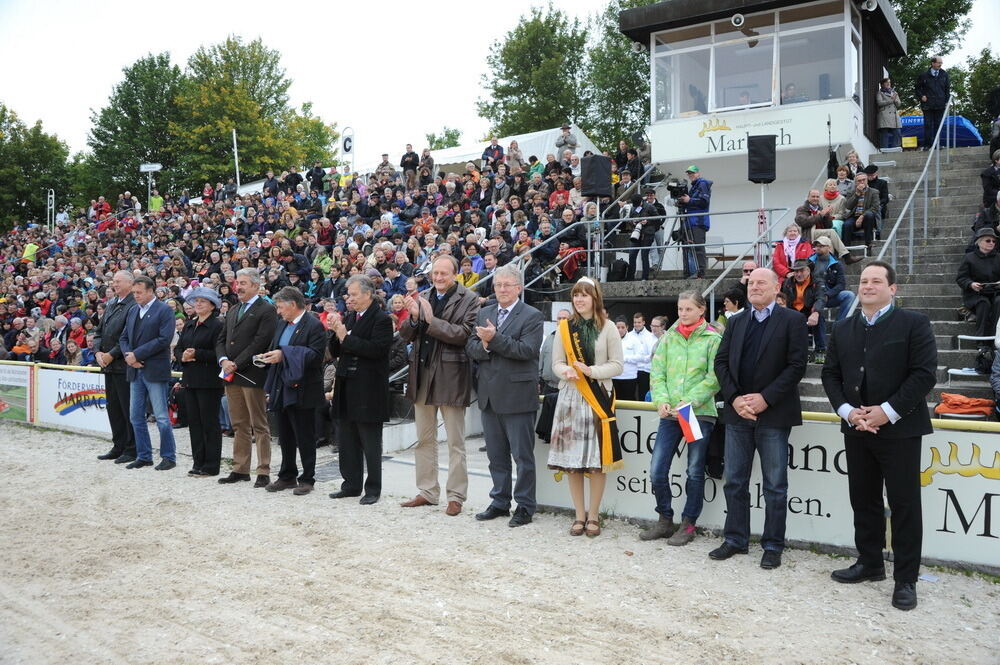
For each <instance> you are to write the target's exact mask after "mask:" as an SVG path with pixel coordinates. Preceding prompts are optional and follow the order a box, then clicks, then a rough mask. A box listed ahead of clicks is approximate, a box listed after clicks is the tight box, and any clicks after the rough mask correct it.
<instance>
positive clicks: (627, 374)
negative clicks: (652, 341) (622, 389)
mask: <svg viewBox="0 0 1000 665" xmlns="http://www.w3.org/2000/svg"><path fill="white" fill-rule="evenodd" d="M644 353H645V347H644V346H643V345H642V343H641V342H640V341H639V338H638V337H637V336H635V335H629V334H627V333H626V335H625V336H624V337H622V359H623V360H624V363H623V368H622V373H621V374H619V375H618V376H616V377H615V378H616V379H620V380H626V381H627V380H629V379H634V378H636V377H637V376H638V375H639V362H640V361H642V360H643V358H644V355H643V354H644Z"/></svg>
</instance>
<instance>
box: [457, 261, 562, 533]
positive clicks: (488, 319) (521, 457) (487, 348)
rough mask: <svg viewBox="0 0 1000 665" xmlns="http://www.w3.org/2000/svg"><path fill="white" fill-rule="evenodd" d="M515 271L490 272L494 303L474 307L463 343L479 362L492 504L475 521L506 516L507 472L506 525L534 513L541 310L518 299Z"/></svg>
mask: <svg viewBox="0 0 1000 665" xmlns="http://www.w3.org/2000/svg"><path fill="white" fill-rule="evenodd" d="M523 279H524V278H523V277H522V275H521V271H520V270H518V269H517V268H516V267H514V266H511V265H506V266H503V267H500V268H497V271H496V272H495V273H494V274H493V288H494V290H495V292H496V302H495V303H494V304H492V305H490V306H488V307H484V308H482V309H480V310H479V314H478V317H477V320H476V328H475V331H474V332H473V334H472V336H471V337H470V338H469V341H468V342H466V344H465V350H466V353H468V354H469V357H470V358H472V359H473V360H475V361H477V362H478V363H479V383H478V385H477V388H476V392H477V394H478V395H479V409H480V411H481V412H482V418H483V434H484V436H485V438H486V454H487V457H488V458H489V461H490V475H491V476H492V477H493V489H492V490H491V491H490V498H491V499H492V502H491V503H490V505H489V507H487V508H486V510H484V511H483V512H481V513H479V514H478V515H476V519H477V520H480V521H485V520H492V519H495V518H497V517H500V516H506V515H510V501H511V483H512V478H511V476H512V474H511V472H512V471H513V468H512V465H511V456H513V458H514V462H516V463H517V484H516V485H515V486H514V493H513V498H514V500H515V501H517V510H515V511H514V516H513V517H512V518H511V519H510V521H509V522H508V525H509V526H512V527H517V526H523V525H525V524H528V523H530V522H531V516H532V515H533V514H534V512H535V507H536V504H535V453H534V449H535V413H537V411H538V391H537V388H536V386H537V379H538V354H539V352H540V350H541V346H542V329H543V323H542V321H543V320H542V313H541V312H539V311H538V310H537V309H535V308H534V307H531V306H529V305H527V304H525V303H523V302H521V301H520V300H518V297H519V296H520V295H521V291H522V289H523V288H524V283H523Z"/></svg>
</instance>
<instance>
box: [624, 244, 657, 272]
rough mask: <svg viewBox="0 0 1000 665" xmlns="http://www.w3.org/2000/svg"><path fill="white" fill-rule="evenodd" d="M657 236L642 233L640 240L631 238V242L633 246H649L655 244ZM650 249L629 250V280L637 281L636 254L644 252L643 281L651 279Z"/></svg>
mask: <svg viewBox="0 0 1000 665" xmlns="http://www.w3.org/2000/svg"><path fill="white" fill-rule="evenodd" d="M654 239H655V236H651V235H641V236H639V239H638V240H632V239H631V238H630V239H629V244H631V245H632V247H633V248H639V247H649V246H650V245H652V244H653V240H654ZM650 251H652V250H649V249H630V250H629V251H628V276H627V279H628V281H635V259H636V256H637V255H639V254H642V279H643V281H645V280H647V279H649V252H650Z"/></svg>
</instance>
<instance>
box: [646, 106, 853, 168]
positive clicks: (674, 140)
mask: <svg viewBox="0 0 1000 665" xmlns="http://www.w3.org/2000/svg"><path fill="white" fill-rule="evenodd" d="M828 120H829V122H830V128H829V129H830V136H831V137H832V139H833V142H834V144H836V143H846V142H849V141H851V139H852V137H854V136H855V135H856V134H859V133H860V131H861V110H860V109H859V108H858V106H857V104H855V103H854V102H852V101H840V102H822V103H811V104H810V103H807V104H794V105H788V106H781V107H778V108H774V109H766V110H748V111H731V112H726V113H718V114H716V113H709V114H707V115H697V116H692V117H690V118H676V119H673V120H665V121H663V122H658V123H656V124H653V125H650V126H649V128H648V129H647V133H648V134H649V137H650V140H651V142H652V146H653V161H654V162H658V163H663V162H666V163H670V162H678V161H684V160H688V159H692V160H693V159H699V158H704V157H706V156H716V155H718V156H724V155H735V154H745V153H746V151H747V139H746V137H747V134H751V135H754V134H774V135H776V136H777V148H778V150H788V149H792V148H815V147H821V146H826V145H827V135H828V134H827V121H828Z"/></svg>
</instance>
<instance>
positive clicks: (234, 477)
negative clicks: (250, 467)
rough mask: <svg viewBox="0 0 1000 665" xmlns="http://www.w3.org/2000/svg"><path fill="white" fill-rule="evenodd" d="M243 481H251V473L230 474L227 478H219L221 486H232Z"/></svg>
mask: <svg viewBox="0 0 1000 665" xmlns="http://www.w3.org/2000/svg"><path fill="white" fill-rule="evenodd" d="M241 480H250V474H249V473H230V474H229V475H228V476H226V477H225V478H219V484H220V485H231V484H233V483H238V482H240V481H241Z"/></svg>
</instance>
